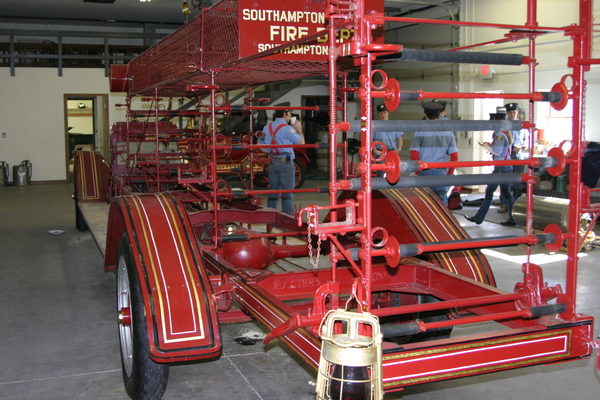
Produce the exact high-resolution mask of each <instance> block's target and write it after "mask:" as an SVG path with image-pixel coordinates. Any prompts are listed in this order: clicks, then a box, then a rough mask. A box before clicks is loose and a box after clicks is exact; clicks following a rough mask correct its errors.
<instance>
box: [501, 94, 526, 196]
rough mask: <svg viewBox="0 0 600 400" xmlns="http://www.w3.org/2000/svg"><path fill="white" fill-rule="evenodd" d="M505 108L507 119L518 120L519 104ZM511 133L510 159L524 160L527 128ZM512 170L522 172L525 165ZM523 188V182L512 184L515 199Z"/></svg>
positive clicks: (507, 105)
mask: <svg viewBox="0 0 600 400" xmlns="http://www.w3.org/2000/svg"><path fill="white" fill-rule="evenodd" d="M504 107H505V108H506V115H508V119H510V120H512V121H517V120H519V110H520V108H519V105H518V104H517V103H508V104H506V105H505V106H504ZM511 133H512V135H513V145H512V151H511V155H510V159H511V160H524V159H525V152H526V151H527V145H528V142H529V130H528V129H521V130H517V131H511ZM513 171H514V172H518V173H521V174H522V173H524V172H525V166H523V165H516V166H514V167H513ZM524 190H525V183H521V184H517V185H512V192H513V197H514V198H515V200H517V199H518V198H519V196H521V194H522V193H523V191H524Z"/></svg>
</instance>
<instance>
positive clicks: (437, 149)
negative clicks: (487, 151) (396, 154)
mask: <svg viewBox="0 0 600 400" xmlns="http://www.w3.org/2000/svg"><path fill="white" fill-rule="evenodd" d="M423 109H424V111H425V119H426V120H431V121H433V120H437V119H439V118H440V112H441V111H442V109H443V106H442V105H441V104H440V103H434V102H428V103H425V104H423ZM448 158H449V159H450V161H458V148H457V147H456V139H455V138H454V133H453V132H451V131H445V132H415V137H414V139H413V141H412V143H411V145H410V159H411V160H421V161H423V162H446V161H448ZM452 174H454V168H433V169H426V170H423V171H421V172H420V173H419V175H420V176H427V175H452ZM449 189H450V187H449V186H436V187H431V190H433V191H434V192H435V193H436V194H437V195H438V197H439V198H440V200H441V201H442V203H444V204H445V205H446V206H447V205H448V190H449Z"/></svg>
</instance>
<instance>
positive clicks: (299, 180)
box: [294, 158, 306, 189]
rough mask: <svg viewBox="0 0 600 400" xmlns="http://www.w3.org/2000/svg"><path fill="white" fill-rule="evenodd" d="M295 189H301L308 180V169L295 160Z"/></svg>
mask: <svg viewBox="0 0 600 400" xmlns="http://www.w3.org/2000/svg"><path fill="white" fill-rule="evenodd" d="M294 174H295V177H294V189H300V188H301V187H302V185H303V184H304V180H305V179H306V167H305V166H304V164H302V163H301V162H300V161H298V160H297V159H295V158H294Z"/></svg>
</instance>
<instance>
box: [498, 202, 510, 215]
mask: <svg viewBox="0 0 600 400" xmlns="http://www.w3.org/2000/svg"><path fill="white" fill-rule="evenodd" d="M507 211H508V206H507V205H506V204H502V205H501V206H500V207H498V212H499V213H500V214H502V213H505V212H507Z"/></svg>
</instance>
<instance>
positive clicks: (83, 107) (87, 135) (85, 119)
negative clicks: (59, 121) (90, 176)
mask: <svg viewBox="0 0 600 400" xmlns="http://www.w3.org/2000/svg"><path fill="white" fill-rule="evenodd" d="M64 114H65V149H66V160H65V161H66V169H67V177H68V180H69V181H70V180H71V179H72V178H71V177H72V169H73V151H75V150H89V151H98V152H99V153H100V154H101V155H102V157H104V159H105V160H107V161H108V160H109V146H108V144H109V137H108V95H107V94H65V95H64Z"/></svg>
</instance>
